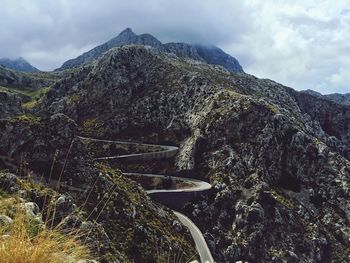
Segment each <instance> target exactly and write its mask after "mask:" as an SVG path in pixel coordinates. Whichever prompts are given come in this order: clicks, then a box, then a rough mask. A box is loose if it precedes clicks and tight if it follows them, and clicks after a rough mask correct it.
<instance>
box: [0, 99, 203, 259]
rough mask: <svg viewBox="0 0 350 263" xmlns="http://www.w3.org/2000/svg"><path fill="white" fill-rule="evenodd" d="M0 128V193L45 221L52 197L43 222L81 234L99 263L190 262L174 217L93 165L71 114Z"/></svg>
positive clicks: (16, 120)
mask: <svg viewBox="0 0 350 263" xmlns="http://www.w3.org/2000/svg"><path fill="white" fill-rule="evenodd" d="M0 103H2V101H0ZM0 130H1V131H0V146H1V147H0V191H1V194H3V193H4V194H6V195H7V194H16V195H17V196H21V197H23V198H24V199H25V201H24V202H31V203H32V206H34V207H38V208H37V209H36V210H37V212H36V213H38V212H39V211H40V212H41V213H42V214H43V215H44V216H43V220H45V215H47V213H49V212H48V210H49V209H50V206H49V207H48V205H47V203H48V200H51V199H49V198H52V203H53V206H54V207H55V208H54V211H55V212H53V214H52V215H51V216H52V217H53V219H52V221H53V223H51V221H50V223H49V225H51V224H54V225H55V226H56V224H59V227H60V228H59V229H60V230H61V231H62V232H63V233H72V232H73V233H79V234H78V237H79V238H80V239H81V241H82V243H83V244H86V245H87V246H88V247H89V248H90V249H91V252H92V254H93V256H94V257H95V258H96V259H98V261H99V262H101V263H108V262H137V263H138V262H140V263H153V262H167V260H168V258H174V257H180V256H181V258H182V260H180V261H179V262H187V261H188V260H189V259H190V258H193V257H196V252H195V249H194V245H193V244H192V243H191V241H190V240H191V237H190V234H189V232H187V231H186V230H185V228H184V227H183V226H182V225H181V224H180V222H179V221H178V219H177V218H176V217H175V216H174V215H173V214H172V212H171V211H170V210H168V209H164V208H163V207H160V206H159V205H157V204H155V203H153V202H152V201H151V200H150V199H149V198H148V197H147V196H146V194H145V192H144V191H143V190H142V188H141V187H140V186H139V185H137V184H136V183H135V182H132V181H131V180H129V179H127V178H125V177H123V176H122V174H121V172H120V171H119V170H117V169H111V168H109V167H107V166H104V165H102V164H96V162H94V161H93V160H92V157H91V155H90V153H89V151H88V150H87V149H86V148H85V147H84V144H82V143H81V141H80V140H79V139H78V138H77V137H76V135H77V125H76V123H75V122H74V121H73V120H72V119H70V118H69V117H67V116H65V115H63V114H56V115H51V116H47V117H46V118H40V117H37V116H33V115H29V114H21V115H18V114H17V115H15V116H9V115H8V116H6V118H2V119H0ZM2 169H6V171H2ZM8 169H10V170H12V172H13V173H14V174H9V173H8ZM60 182H61V183H60ZM50 194H52V196H51V197H49V195H50ZM22 200H23V199H22ZM2 201H3V199H2V197H1V196H0V202H2ZM51 212H52V211H51ZM46 218H47V216H46Z"/></svg>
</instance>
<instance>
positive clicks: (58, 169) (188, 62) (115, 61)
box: [0, 29, 350, 263]
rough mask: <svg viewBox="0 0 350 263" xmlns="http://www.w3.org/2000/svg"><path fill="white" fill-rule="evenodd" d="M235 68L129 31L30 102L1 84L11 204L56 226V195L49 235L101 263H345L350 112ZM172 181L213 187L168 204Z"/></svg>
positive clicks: (228, 61)
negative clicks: (53, 230)
mask: <svg viewBox="0 0 350 263" xmlns="http://www.w3.org/2000/svg"><path fill="white" fill-rule="evenodd" d="M129 44H132V45H129ZM116 46H119V47H116ZM234 64H235V60H234V59H233V58H232V57H230V58H228V57H227V54H225V53H223V51H221V50H219V49H218V48H216V47H203V46H190V45H187V44H162V43H161V42H159V41H158V40H157V39H155V38H154V37H152V36H151V35H141V36H137V35H135V34H134V33H133V32H132V31H131V30H130V29H127V30H126V31H123V32H122V33H121V34H120V35H119V36H118V37H117V38H115V39H112V40H111V41H110V42H107V43H106V44H104V45H101V46H99V47H97V48H95V49H93V50H91V51H89V52H87V53H85V54H83V55H82V56H80V57H78V58H77V59H76V60H72V61H68V62H66V63H65V64H64V66H63V67H62V68H65V69H66V70H65V71H64V72H62V73H57V72H56V73H55V74H54V73H52V74H53V75H51V78H50V80H51V81H52V82H51V83H48V87H46V88H45V92H42V93H40V96H38V97H36V98H34V99H33V98H31V99H32V100H30V101H29V102H27V103H23V101H22V98H21V97H20V96H19V95H18V94H19V91H17V92H14V91H13V92H11V87H10V86H8V85H5V84H6V83H3V86H5V87H4V89H5V88H6V91H3V92H2V93H0V104H1V107H2V110H1V111H0V117H1V119H0V127H1V129H0V133H1V136H0V138H1V139H0V154H1V159H0V165H1V168H3V169H4V170H3V171H1V172H0V188H1V191H0V194H1V196H2V197H3V198H4V196H9V195H13V194H16V193H17V194H19V195H21V200H22V201H23V202H24V203H28V202H34V203H36V204H37V206H38V210H39V211H41V213H42V214H43V215H47V214H50V213H49V212H48V211H47V210H48V209H47V208H46V206H45V200H47V195H48V193H49V195H50V196H51V197H52V198H53V203H54V204H55V207H56V208H55V210H54V211H56V212H55V213H54V215H53V217H52V222H51V223H50V224H51V225H59V226H61V232H63V233H66V232H68V231H71V230H72V229H76V230H79V231H81V232H82V233H85V235H84V234H83V235H82V236H83V241H84V242H85V243H86V244H88V246H89V249H90V251H91V255H92V257H93V259H94V260H97V261H99V262H169V258H170V260H175V261H174V262H189V261H192V260H196V259H197V260H200V259H202V258H204V257H207V258H210V257H211V256H212V258H213V262H214V261H215V262H276V263H277V262H349V261H350V250H349V248H350V228H349V225H350V202H349V200H350V106H349V105H348V104H347V103H339V102H338V101H337V100H330V99H328V98H324V97H322V96H318V95H315V94H312V93H306V92H298V91H295V90H293V89H291V88H289V87H285V86H283V85H281V84H278V83H276V82H274V81H272V80H267V79H259V78H256V77H254V76H252V75H249V74H246V73H244V72H243V71H242V69H241V68H240V67H239V68H237V67H234V66H233V65H234ZM238 65H239V64H236V66H238ZM71 67H75V68H74V69H70V68H71ZM46 77H47V76H46ZM38 89H42V88H40V87H39V86H38ZM28 103H30V104H29V105H28ZM89 140H90V141H89ZM137 143H142V144H137ZM145 143H146V144H151V146H149V147H150V148H147V147H146V146H145V145H144V144H145ZM162 145H172V146H178V147H179V148H178V149H177V148H176V147H173V148H171V147H170V148H169V149H170V150H169V151H168V152H167V151H166V150H163V151H162V149H163V148H162V147H161V146H162ZM152 147H153V148H152ZM151 148H152V149H151ZM166 149H168V148H166ZM174 149H176V151H175V150H174ZM157 151H158V154H157ZM145 152H146V153H147V152H148V154H145ZM173 154H174V156H173ZM140 155H141V156H140ZM101 157H104V158H101ZM108 157H109V158H108ZM159 159H160V160H159ZM130 171H131V172H133V173H134V177H135V178H136V179H135V178H134V177H130V176H128V172H130ZM141 173H142V174H153V175H154V174H157V173H162V174H166V175H167V176H168V177H166V178H168V179H167V180H168V181H165V182H161V181H159V180H160V179H159V178H158V179H154V178H153V179H152V180H153V181H152V180H151V181H150V180H148V181H147V180H146V179H140V178H141V177H140V174H141ZM135 174H136V175H135ZM174 175H176V176H177V177H181V178H183V179H188V178H191V179H197V180H198V181H199V182H203V181H204V182H207V183H208V184H209V185H211V188H210V187H207V188H206V190H205V191H198V193H196V194H193V196H192V195H191V198H190V197H189V195H187V196H186V200H185V201H184V200H183V199H181V201H180V199H176V200H175V203H177V205H178V206H177V207H176V208H175V207H172V206H171V205H169V204H165V203H164V202H161V201H160V202H158V201H159V200H158V199H162V196H161V195H162V194H163V195H166V192H169V189H173V188H171V187H170V186H171V180H175V179H172V178H175V177H173V176H174ZM169 180H170V183H169ZM198 181H194V184H195V183H196V182H198ZM192 183H193V182H192ZM188 184H189V183H188V181H184V182H182V183H177V184H176V187H175V190H176V189H178V190H180V192H181V191H185V190H184V189H188V188H190V189H191V187H194V186H191V185H188ZM152 187H153V188H152ZM159 188H160V189H161V190H162V189H168V190H164V192H161V191H160V192H161V193H158V194H159V196H158V199H157V200H156V199H153V198H151V197H152V195H150V190H154V189H158V190H159ZM209 188H210V189H209ZM181 189H182V190H181ZM173 190H174V189H173ZM186 191H187V190H186ZM147 194H148V195H147ZM176 197H179V196H176ZM174 198H175V197H174ZM167 201H169V200H167ZM173 201H174V200H173ZM180 202H181V204H182V203H183V204H182V205H181V206H179V203H180ZM170 208H171V209H176V210H177V211H179V212H181V213H182V214H183V215H184V216H186V217H185V218H188V219H189V220H190V222H192V223H193V224H194V225H195V226H196V227H197V229H198V231H199V233H202V234H203V237H204V241H203V242H204V244H206V246H207V247H208V250H209V251H207V250H206V248H205V246H204V247H198V245H197V244H198V243H197V238H196V237H195V235H199V236H200V234H198V232H197V233H196V234H193V229H192V228H191V227H190V226H188V225H190V223H188V222H187V223H186V226H187V227H188V228H187V227H186V226H185V225H184V224H183V223H184V222H185V221H183V218H182V217H178V216H176V215H174V213H173V211H172V210H171V209H170ZM0 212H1V211H0ZM3 213H5V212H3ZM6 216H9V217H10V216H11V213H8V214H6ZM180 218H181V219H182V220H180ZM187 224H188V225H187ZM189 230H191V231H189ZM86 233H87V234H86ZM203 251H204V252H205V253H206V254H208V255H204V254H205V253H204V252H203ZM176 260H177V261H176ZM171 262H172V261H171ZM203 262H204V261H203Z"/></svg>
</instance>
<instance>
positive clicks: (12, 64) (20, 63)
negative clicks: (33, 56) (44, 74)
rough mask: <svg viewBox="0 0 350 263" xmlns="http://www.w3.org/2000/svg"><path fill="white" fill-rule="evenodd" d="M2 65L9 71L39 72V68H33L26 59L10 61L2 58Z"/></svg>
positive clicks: (0, 63)
mask: <svg viewBox="0 0 350 263" xmlns="http://www.w3.org/2000/svg"><path fill="white" fill-rule="evenodd" d="M0 65H1V66H4V67H6V68H9V69H13V70H17V71H23V72H39V71H40V70H38V69H37V68H35V67H33V66H32V65H31V64H30V63H29V62H28V61H26V60H25V59H24V58H17V59H8V58H0Z"/></svg>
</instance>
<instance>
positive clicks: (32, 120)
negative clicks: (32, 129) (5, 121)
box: [10, 114, 43, 126]
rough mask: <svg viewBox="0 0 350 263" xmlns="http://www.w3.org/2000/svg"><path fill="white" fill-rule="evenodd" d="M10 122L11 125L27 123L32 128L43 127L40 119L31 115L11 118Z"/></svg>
mask: <svg viewBox="0 0 350 263" xmlns="http://www.w3.org/2000/svg"><path fill="white" fill-rule="evenodd" d="M10 121H11V122H13V123H18V122H21V123H27V124H29V125H34V126H42V125H43V123H42V121H41V118H40V117H37V116H34V115H32V114H22V115H18V116H16V117H13V118H12V119H11V120H10Z"/></svg>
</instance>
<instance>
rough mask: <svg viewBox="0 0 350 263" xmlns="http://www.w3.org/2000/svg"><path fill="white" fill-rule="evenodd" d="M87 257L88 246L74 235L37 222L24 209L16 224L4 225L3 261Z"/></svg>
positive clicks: (54, 262)
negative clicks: (82, 243)
mask: <svg viewBox="0 0 350 263" xmlns="http://www.w3.org/2000/svg"><path fill="white" fill-rule="evenodd" d="M87 258H89V251H88V249H87V248H86V247H85V246H83V245H81V244H80V243H79V242H78V241H77V239H76V238H75V237H74V236H64V235H62V234H60V233H59V231H57V230H52V229H48V228H45V227H42V226H40V225H38V224H35V222H33V220H32V218H30V217H28V216H27V214H26V212H25V211H23V210H21V209H18V211H16V212H15V215H14V221H13V223H12V224H7V225H5V224H2V225H0V263H69V262H71V263H73V262H77V261H78V260H79V259H87Z"/></svg>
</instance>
